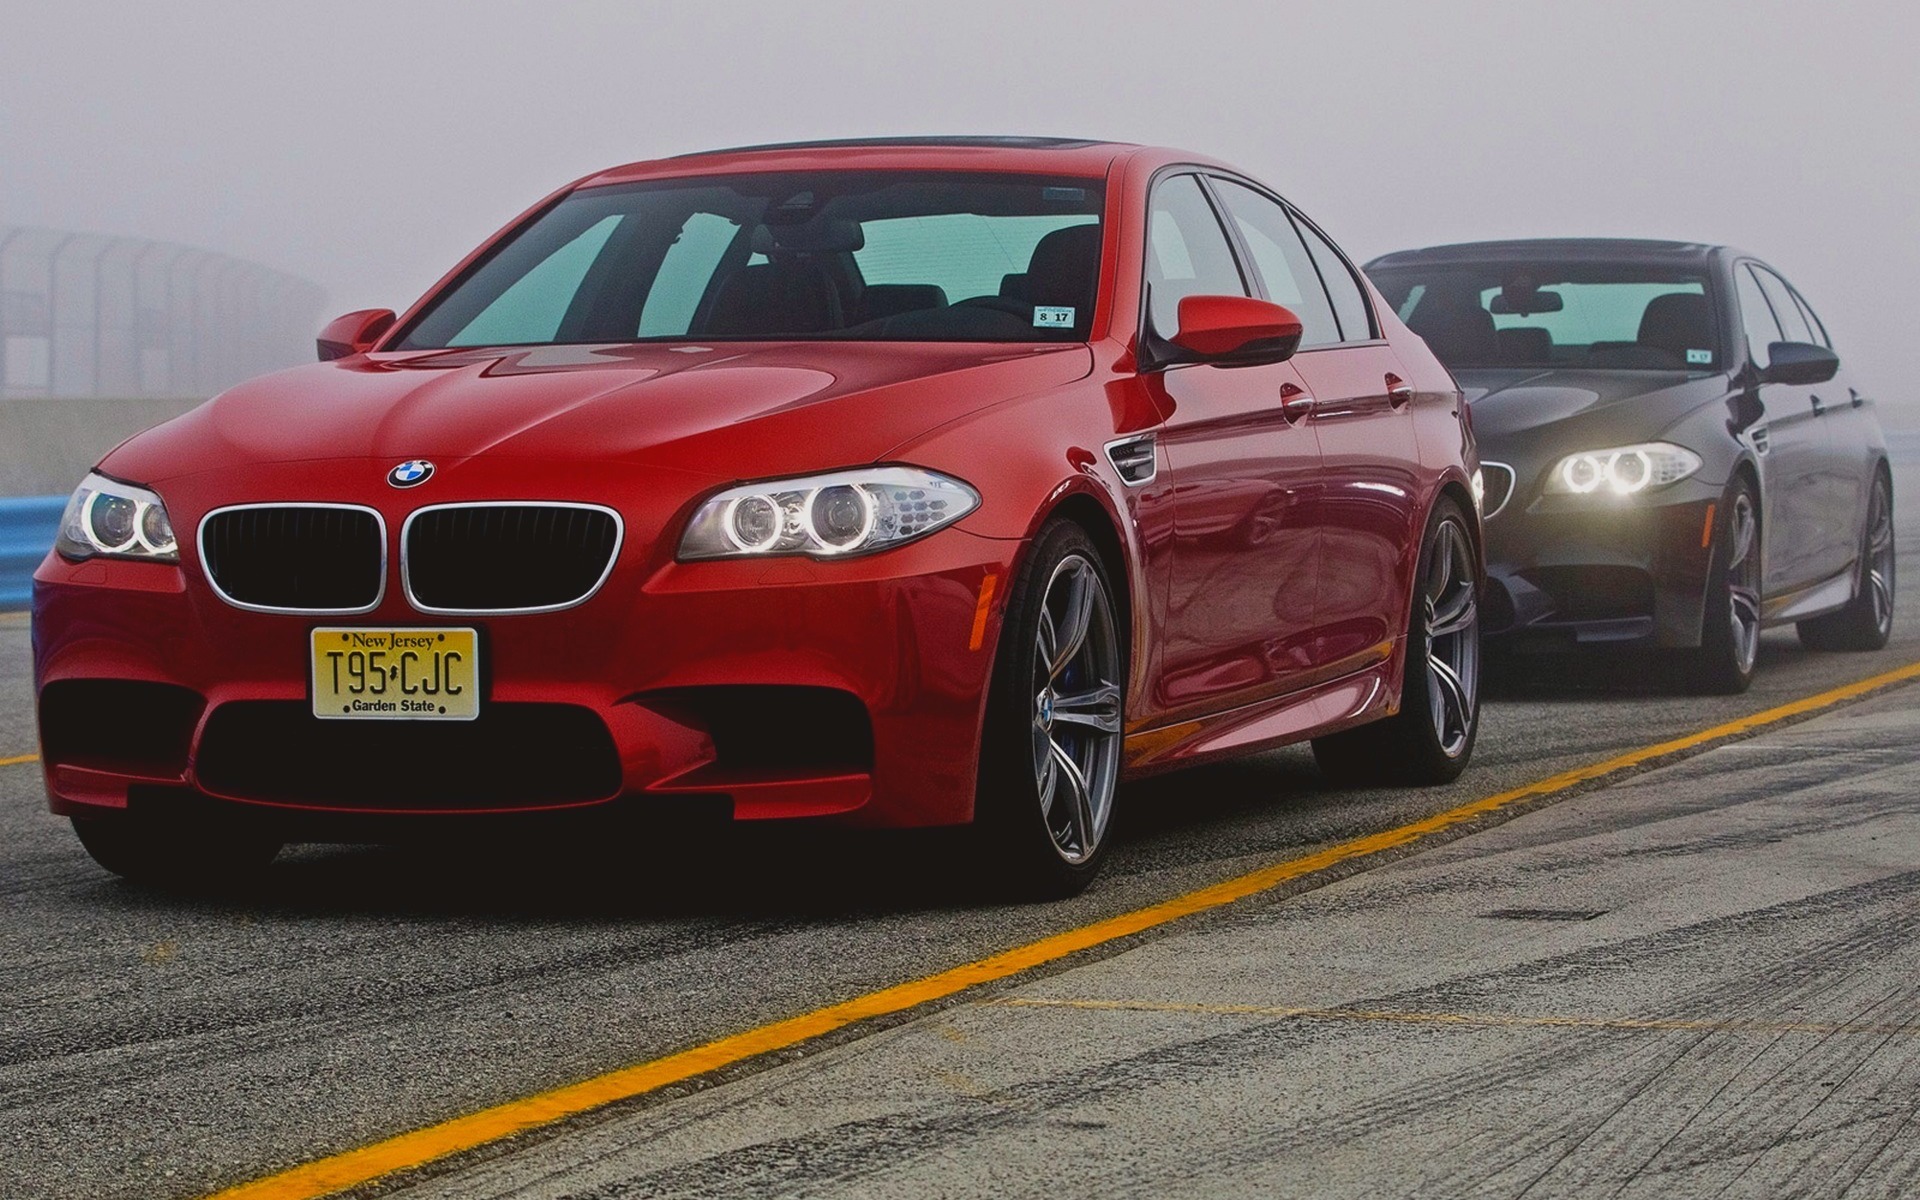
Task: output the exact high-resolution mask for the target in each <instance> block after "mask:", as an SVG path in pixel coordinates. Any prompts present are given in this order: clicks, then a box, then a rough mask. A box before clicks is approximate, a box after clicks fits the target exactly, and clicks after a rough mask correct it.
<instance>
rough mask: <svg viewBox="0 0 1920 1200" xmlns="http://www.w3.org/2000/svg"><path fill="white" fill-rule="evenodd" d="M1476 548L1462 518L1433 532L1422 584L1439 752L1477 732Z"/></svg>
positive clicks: (1455, 750) (1449, 751)
mask: <svg viewBox="0 0 1920 1200" xmlns="http://www.w3.org/2000/svg"><path fill="white" fill-rule="evenodd" d="M1477 592H1478V589H1477V587H1476V584H1475V580H1474V572H1473V547H1472V544H1471V543H1470V542H1469V541H1468V540H1467V533H1466V530H1464V529H1462V528H1461V527H1460V524H1459V522H1457V521H1453V520H1446V521H1443V522H1441V524H1440V526H1439V528H1438V529H1436V530H1435V531H1434V547H1433V558H1432V560H1431V562H1429V563H1428V565H1427V577H1426V579H1425V581H1424V586H1423V588H1422V596H1423V603H1424V604H1425V605H1426V629H1427V705H1428V708H1429V710H1430V712H1431V715H1432V718H1433V731H1434V734H1435V736H1436V738H1437V740H1438V742H1439V745H1440V750H1441V753H1443V754H1445V755H1446V756H1447V757H1448V758H1454V757H1457V756H1458V755H1459V754H1460V753H1461V752H1462V751H1463V750H1465V749H1466V746H1467V743H1468V740H1469V739H1470V737H1471V735H1472V733H1473V720H1474V713H1475V711H1476V708H1477V706H1478V704H1479V699H1480V606H1479V603H1478V595H1477Z"/></svg>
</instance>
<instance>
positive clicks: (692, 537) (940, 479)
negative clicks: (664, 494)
mask: <svg viewBox="0 0 1920 1200" xmlns="http://www.w3.org/2000/svg"><path fill="white" fill-rule="evenodd" d="M979 506H980V496H979V493H977V492H975V491H974V490H973V489H972V488H970V487H968V486H967V485H966V484H964V483H961V482H960V481H959V480H958V479H949V478H947V477H946V476H945V475H937V474H935V473H934V472H932V471H922V470H920V469H918V468H916V467H866V468H862V469H859V470H853V471H836V472H834V473H833V474H831V475H809V476H806V477H804V478H800V479H776V480H772V481H770V482H767V483H754V484H747V485H745V486H743V487H736V488H728V489H727V490H726V491H724V492H721V493H719V494H718V495H716V496H712V497H710V498H708V500H707V501H706V503H704V504H702V505H701V506H700V509H699V511H698V512H695V513H694V514H693V520H691V521H689V522H688V523H687V532H686V534H685V536H683V537H682V538H681V539H680V558H681V559H682V560H690V559H700V558H755V557H759V556H765V555H776V554H806V555H811V556H812V557H814V558H839V557H842V556H844V555H848V554H865V553H869V552H871V551H874V550H885V549H887V548H888V547H891V546H898V545H901V544H902V543H905V542H910V541H912V540H913V539H915V538H918V537H924V536H926V535H927V534H929V533H932V532H933V531H934V530H936V529H938V528H940V527H941V526H943V525H949V524H952V523H953V522H955V521H958V520H959V519H960V518H961V517H964V516H966V515H967V514H968V513H970V512H972V511H973V510H974V509H976V508H978V507H979Z"/></svg>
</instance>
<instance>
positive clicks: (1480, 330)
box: [1367, 239, 1894, 692]
mask: <svg viewBox="0 0 1920 1200" xmlns="http://www.w3.org/2000/svg"><path fill="white" fill-rule="evenodd" d="M1367 273H1368V274H1369V275H1370V276H1372V278H1373V281H1374V283H1375V284H1377V285H1378V286H1379V288H1380V290H1381V292H1382V293H1384V294H1385V296H1386V298H1387V300H1388V302H1389V303H1391V304H1393V305H1394V306H1395V307H1396V308H1397V309H1398V310H1399V312H1400V316H1401V318H1402V319H1403V320H1405V321H1406V323H1407V324H1408V325H1409V326H1410V327H1411V328H1412V329H1413V330H1414V332H1416V333H1418V334H1420V335H1421V336H1422V337H1424V338H1425V339H1426V340H1427V344H1428V345H1429V346H1430V347H1432V349H1433V350H1434V352H1435V353H1436V354H1438V355H1439V357H1440V358H1441V360H1442V361H1444V362H1445V363H1446V364H1447V365H1448V366H1449V367H1451V368H1452V369H1453V372H1454V374H1455V376H1456V377H1458V379H1459V381H1460V385H1461V388H1462V390H1463V391H1464V392H1465V394H1466V396H1467V399H1468V401H1469V403H1470V404H1471V413H1472V418H1473V428H1474V430H1475V432H1476V434H1477V436H1478V438H1479V443H1480V457H1481V469H1482V472H1483V475H1482V478H1483V487H1484V508H1483V512H1484V515H1485V518H1486V526H1485V528H1486V538H1487V574H1488V596H1487V602H1486V605H1485V612H1484V613H1483V618H1482V620H1483V625H1484V627H1485V628H1486V629H1487V630H1488V632H1490V633H1492V632H1495V631H1503V632H1504V633H1505V634H1506V638H1505V639H1504V640H1505V641H1506V643H1507V645H1508V647H1509V648H1511V649H1540V648H1556V647H1567V646H1576V645H1589V644H1608V645H1631V646H1642V647H1659V648H1663V649H1669V648H1670V649H1672V650H1675V651H1679V653H1677V654H1673V655H1669V656H1667V657H1668V659H1669V661H1672V662H1674V663H1675V664H1676V666H1677V667H1678V668H1679V669H1680V670H1681V671H1682V672H1683V677H1684V679H1685V681H1686V682H1687V683H1689V684H1690V685H1691V686H1693V687H1695V688H1698V689H1700V690H1702V691H1713V692H1737V691H1741V690H1743V689H1745V687H1746V686H1747V684H1748V682H1749V680H1750V679H1751V678H1752V674H1753V664H1754V659H1755V656H1756V654H1757V651H1758V648H1759V637H1760V630H1761V629H1763V628H1765V627H1767V626H1771V625H1779V624H1784V623H1787V622H1793V623H1795V624H1796V625H1797V626H1798V628H1799V634H1800V639H1801V641H1802V642H1804V643H1805V644H1806V645H1808V646H1810V647H1813V648H1816V649H1821V650H1873V649H1878V648H1879V647H1881V646H1883V645H1885V644H1886V641H1887V636H1888V634H1889V632H1890V631H1891V629H1892V624H1893V597H1894V552H1893V482H1892V475H1891V474H1890V472H1889V470H1888V466H1887V450H1886V441H1885V438H1884V437H1883V436H1882V434H1881V430H1880V423H1879V420H1878V418H1877V417H1876V416H1875V412H1874V404H1873V401H1872V400H1871V399H1870V398H1869V396H1868V394H1867V393H1866V391H1865V390H1864V385H1863V384H1862V383H1861V382H1860V381H1858V380H1856V379H1854V378H1852V377H1850V376H1849V374H1848V373H1847V371H1846V369H1845V367H1844V366H1843V364H1842V363H1841V361H1840V358H1839V356H1838V355H1837V354H1836V353H1835V352H1834V349H1833V342H1832V340H1831V339H1830V338H1829V337H1828V335H1827V330H1826V327H1825V325H1823V324H1822V323H1821V321H1820V318H1819V317H1818V316H1817V315H1815V313H1814V311H1813V308H1812V306H1810V305H1809V304H1808V303H1807V302H1806V300H1805V299H1804V298H1803V297H1802V296H1801V295H1800V293H1799V292H1798V291H1796V290H1795V289H1794V287H1793V286H1792V285H1791V284H1789V283H1788V282H1787V281H1786V279H1785V278H1783V277H1782V276H1781V275H1780V273H1779V272H1778V271H1775V270H1774V269H1773V268H1771V267H1769V266H1767V265H1766V264H1765V263H1763V262H1761V261H1759V260H1758V259H1756V258H1754V257H1752V256H1751V255H1748V254H1744V253H1742V252H1741V251H1738V250H1733V249H1729V248H1728V247H1725V246H1707V245H1696V244H1690V243H1679V242H1656V241H1626V240H1603V239H1565V240H1546V241H1513V242H1480V243H1474V244H1468V245H1457V246H1440V247H1434V248H1431V249H1426V250H1409V251H1403V252H1400V253H1395V254H1388V255H1385V256H1384V257H1381V258H1378V259H1375V260H1374V261H1373V262H1372V263H1370V264H1369V265H1368V267H1367Z"/></svg>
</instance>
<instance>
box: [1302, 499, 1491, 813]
mask: <svg viewBox="0 0 1920 1200" xmlns="http://www.w3.org/2000/svg"><path fill="white" fill-rule="evenodd" d="M1475 562H1476V560H1475V557H1474V553H1473V539H1472V537H1471V536H1470V535H1469V534H1468V532H1467V521H1466V517H1465V516H1464V515H1462V513H1461V511H1460V508H1459V506H1458V505H1456V504H1454V503H1453V502H1452V501H1451V500H1442V501H1441V502H1440V503H1439V504H1438V505H1436V506H1435V508H1434V513H1433V516H1432V517H1431V518H1430V519H1429V520H1428V522H1427V538H1426V543H1425V545H1424V546H1423V548H1422V550H1421V553H1420V587H1419V590H1418V591H1416V592H1415V593H1414V597H1413V613H1412V616H1411V618H1410V620H1409V622H1408V630H1407V653H1406V677H1405V682H1404V683H1403V684H1402V687H1401V692H1400V711H1399V712H1398V713H1396V714H1395V715H1393V716H1391V717H1388V718H1386V719H1385V720H1382V721H1375V722H1374V723H1372V724H1370V725H1362V726H1360V727H1359V728H1358V729H1349V730H1347V731H1346V732H1344V733H1336V734H1331V735H1329V736H1327V737H1320V738H1315V739H1313V757H1314V760H1315V761H1316V762H1318V763H1319V764H1320V770H1321V772H1322V773H1323V774H1325V775H1326V776H1327V777H1328V778H1330V779H1332V780H1333V781H1334V782H1336V783H1341V784H1406V785H1412V786H1429V785H1434V784H1442V783H1451V782H1452V781H1453V780H1455V779H1457V778H1459V776H1460V772H1461V771H1463V770H1465V769H1466V766H1467V760H1468V759H1469V758H1471V757H1472V756H1473V742H1474V738H1475V736H1476V735H1477V734H1478V733H1479V730H1480V604H1479V597H1480V574H1479V572H1478V571H1477V570H1476V569H1475Z"/></svg>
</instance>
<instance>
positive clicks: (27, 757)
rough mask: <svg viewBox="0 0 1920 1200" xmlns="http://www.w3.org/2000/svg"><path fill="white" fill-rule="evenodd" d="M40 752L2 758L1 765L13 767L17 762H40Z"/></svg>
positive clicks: (0, 759)
mask: <svg viewBox="0 0 1920 1200" xmlns="http://www.w3.org/2000/svg"><path fill="white" fill-rule="evenodd" d="M39 761H40V756H39V755H38V754H16V755H14V756H13V757H12V758H0V767H11V766H14V765H15V764H17V763H30V762H39Z"/></svg>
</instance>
